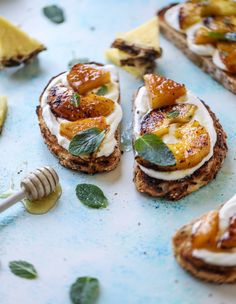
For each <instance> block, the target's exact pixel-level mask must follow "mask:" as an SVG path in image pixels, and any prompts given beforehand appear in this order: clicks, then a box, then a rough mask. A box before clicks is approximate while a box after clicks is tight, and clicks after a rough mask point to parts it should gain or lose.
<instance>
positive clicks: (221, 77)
mask: <svg viewBox="0 0 236 304" xmlns="http://www.w3.org/2000/svg"><path fill="white" fill-rule="evenodd" d="M212 2H213V1H212ZM215 2H216V1H215ZM219 2H220V1H219ZM219 4H220V3H219ZM176 5H178V3H174V4H171V5H169V6H166V7H164V8H163V9H161V10H160V11H158V13H157V15H158V17H159V25H160V32H161V33H162V34H163V35H164V36H165V37H166V38H167V39H168V40H170V41H171V42H172V43H173V44H174V45H175V46H177V47H178V48H179V49H180V50H181V51H182V52H183V53H184V54H185V55H186V56H187V57H188V58H189V59H190V60H191V61H193V62H194V63H195V64H196V65H198V66H199V67H200V68H201V69H202V70H203V71H204V72H206V73H208V74H209V75H211V77H212V78H214V79H215V80H216V81H218V82H219V83H221V84H222V85H223V86H224V87H225V88H226V89H228V90H230V91H231V92H232V93H234V94H236V71H235V64H234V66H233V62H236V43H235V42H232V45H231V49H232V53H231V58H229V60H230V64H229V66H231V67H233V70H232V72H229V71H226V70H224V69H222V68H220V67H219V66H224V67H225V64H222V60H221V62H220V65H219V66H217V65H216V64H215V63H214V62H213V57H212V56H213V55H212V56H201V55H199V54H197V53H196V52H193V51H192V50H191V49H190V48H189V46H188V42H187V39H186V34H185V33H184V32H183V31H179V30H177V29H175V28H174V27H172V26H171V25H170V24H169V23H168V22H167V21H166V19H165V14H166V12H167V11H168V10H169V9H172V8H173V7H175V6H176ZM187 5H196V10H195V12H197V10H198V8H197V7H199V5H200V6H201V5H203V7H204V5H205V4H199V3H195V4H194V3H192V4H191V3H188V4H187ZM234 5H235V4H234ZM216 6H217V3H216ZM206 8H208V7H206ZM216 8H217V9H219V8H218V7H216ZM204 9H205V7H204ZM208 9H209V12H208V11H204V21H203V23H204V25H206V24H207V25H206V27H204V30H205V31H209V32H210V31H212V30H211V27H210V26H212V28H215V26H216V25H217V22H218V19H220V18H223V17H224V16H216V18H217V21H216V22H215V23H214V24H212V19H213V21H214V16H213V17H212V15H211V9H214V7H213V8H208ZM205 10H206V9H205ZM235 10H236V7H235ZM213 12H215V11H213ZM190 13H191V12H190ZM190 13H189V14H190ZM193 13H194V10H193ZM215 13H217V11H216V12H215ZM218 13H219V14H220V13H221V12H218ZM223 13H224V12H223ZM223 13H222V14H223ZM228 13H229V12H228ZM187 14H188V12H187ZM207 14H209V16H210V17H209V16H207ZM235 15H236V14H235ZM189 17H191V15H189V16H188V15H186V16H184V12H183V14H182V15H181V18H182V19H181V22H182V23H183V22H185V21H188V22H189ZM232 17H233V16H231V18H232ZM184 18H185V19H184ZM187 18H188V19H187ZM193 18H195V19H196V14H194V15H193ZM226 19H227V18H226ZM226 19H225V20H226ZM184 25H185V24H184ZM175 26H176V25H175ZM194 26H195V25H194ZM213 26H214V27H213ZM233 26H234V27H236V23H235V24H234V25H233ZM184 31H186V29H184ZM215 31H216V34H218V32H217V30H215ZM219 31H220V29H219ZM234 31H235V30H234ZM213 34H214V35H216V34H215V32H213ZM213 34H212V35H213ZM204 35H205V34H204ZM218 36H219V37H221V36H222V34H221V35H220V34H219V35H218ZM215 37H217V36H215ZM212 39H213V43H217V40H216V41H214V38H212ZM225 41H226V39H225V40H222V41H221V40H220V43H217V47H216V49H218V45H219V48H220V49H222V51H221V53H222V57H224V54H225V51H226V50H227V49H228V47H227V42H225ZM220 44H221V45H220ZM225 44H226V45H225ZM233 52H234V53H233ZM215 55H216V54H215ZM216 56H217V61H219V55H216ZM232 58H233V59H232Z"/></svg>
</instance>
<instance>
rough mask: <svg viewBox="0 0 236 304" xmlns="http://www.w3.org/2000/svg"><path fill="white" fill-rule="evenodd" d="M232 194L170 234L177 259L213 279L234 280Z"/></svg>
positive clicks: (234, 200)
mask: <svg viewBox="0 0 236 304" xmlns="http://www.w3.org/2000/svg"><path fill="white" fill-rule="evenodd" d="M235 211H236V197H235V196H234V197H233V198H232V199H230V200H229V201H228V202H226V203H225V204H224V205H223V206H221V207H220V208H219V209H217V210H213V211H210V212H208V213H206V214H204V215H203V216H201V217H200V218H198V219H196V220H194V221H192V222H191V223H189V224H187V225H185V226H183V227H182V228H180V229H179V230H177V232H176V233H175V235H174V236H173V240H172V241H173V251H174V255H175V257H176V260H177V262H178V263H179V264H180V266H181V267H183V268H184V269H185V270H187V271H188V272H189V273H191V274H192V275H193V276H195V277H197V278H199V279H201V280H205V281H208V282H213V283H233V282H235V281H236V238H235V237H236V235H235V226H236V217H235V216H236V212H235Z"/></svg>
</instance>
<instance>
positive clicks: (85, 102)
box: [37, 63, 122, 174]
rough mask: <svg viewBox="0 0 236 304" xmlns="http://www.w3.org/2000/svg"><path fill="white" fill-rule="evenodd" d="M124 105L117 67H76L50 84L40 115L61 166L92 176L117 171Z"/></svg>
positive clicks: (96, 65) (46, 137)
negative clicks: (120, 127)
mask: <svg viewBox="0 0 236 304" xmlns="http://www.w3.org/2000/svg"><path fill="white" fill-rule="evenodd" d="M119 100H120V90H119V79H118V74H117V71H116V69H115V67H114V66H113V65H102V64H98V63H88V64H76V65H74V66H73V67H72V68H71V70H70V71H69V72H64V73H61V74H59V75H57V76H55V77H53V78H52V79H51V80H50V81H49V83H48V84H47V86H46V88H45V89H44V91H43V93H42V94H41V96H40V106H38V107H37V114H38V119H39V126H40V129H41V133H42V135H43V137H44V141H45V143H46V144H47V145H48V148H49V150H50V151H51V152H52V153H54V154H55V155H56V156H57V157H58V159H59V162H60V164H62V165H63V166H65V167H67V168H70V169H73V170H76V171H82V172H86V173H91V174H92V173H97V172H107V171H111V170H113V169H114V168H116V166H117V165H118V162H119V160H120V154H121V152H120V131H119V124H120V121H121V119H122V109H121V106H120V104H119Z"/></svg>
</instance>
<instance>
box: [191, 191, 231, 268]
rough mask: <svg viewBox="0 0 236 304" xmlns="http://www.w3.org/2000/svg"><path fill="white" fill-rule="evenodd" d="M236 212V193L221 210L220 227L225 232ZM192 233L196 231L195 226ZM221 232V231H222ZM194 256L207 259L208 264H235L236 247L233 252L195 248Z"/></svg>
mask: <svg viewBox="0 0 236 304" xmlns="http://www.w3.org/2000/svg"><path fill="white" fill-rule="evenodd" d="M235 214H236V195H234V196H233V197H232V198H231V199H230V200H229V201H228V202H227V203H225V204H224V205H223V207H222V208H221V209H220V210H219V229H220V231H221V232H222V233H223V232H224V231H225V230H226V229H227V228H228V226H229V221H230V218H231V217H232V216H233V215H235ZM198 223H199V222H197V223H195V225H194V226H193V230H192V233H194V230H195V228H194V227H195V226H196V225H198ZM220 234H221V233H220ZM193 256H195V257H196V258H199V259H201V260H203V261H205V262H206V263H208V264H213V265H218V266H235V265H236V248H235V249H233V250H232V251H231V252H225V253H224V252H213V251H209V250H206V249H195V250H193Z"/></svg>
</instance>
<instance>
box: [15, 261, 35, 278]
mask: <svg viewBox="0 0 236 304" xmlns="http://www.w3.org/2000/svg"><path fill="white" fill-rule="evenodd" d="M9 268H10V269H11V272H12V273H14V274H15V275H17V276H18V277H21V278H25V279H35V278H37V276H38V274H37V271H36V269H35V268H34V266H33V265H32V264H30V263H28V262H25V261H12V262H10V263H9Z"/></svg>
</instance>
